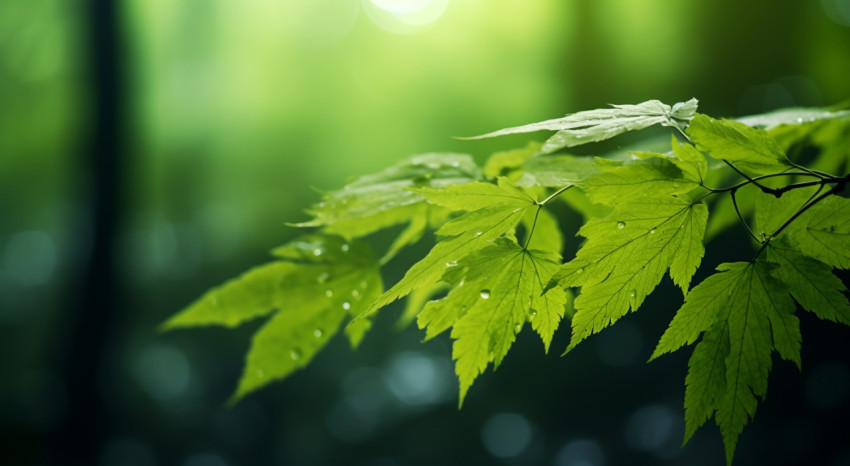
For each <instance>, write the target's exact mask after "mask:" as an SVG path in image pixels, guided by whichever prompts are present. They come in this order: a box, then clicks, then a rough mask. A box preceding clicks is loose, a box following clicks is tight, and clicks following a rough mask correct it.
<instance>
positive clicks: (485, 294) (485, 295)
mask: <svg viewBox="0 0 850 466" xmlns="http://www.w3.org/2000/svg"><path fill="white" fill-rule="evenodd" d="M480 294H481V299H490V290H481V293H480Z"/></svg>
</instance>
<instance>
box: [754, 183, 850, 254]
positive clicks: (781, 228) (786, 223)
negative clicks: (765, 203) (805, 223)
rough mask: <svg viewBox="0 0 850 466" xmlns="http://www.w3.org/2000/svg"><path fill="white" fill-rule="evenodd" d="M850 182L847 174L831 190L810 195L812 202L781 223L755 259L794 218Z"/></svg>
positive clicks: (842, 189)
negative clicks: (818, 194)
mask: <svg viewBox="0 0 850 466" xmlns="http://www.w3.org/2000/svg"><path fill="white" fill-rule="evenodd" d="M848 182H850V175H847V176H845V177H844V178H840V179H839V181H838V184H837V185H835V186H833V187H832V188H830V189H829V191H827V192H825V193H823V194H821V195H820V196H818V197H815V198H814V200H812V197H814V196H817V193H818V192H820V189H818V191H817V192H815V194H814V195H813V196H812V197H809V200H810V201H811V202H809V201H807V202H808V203H807V204H804V205H803V206H802V207H800V208H799V209H797V212H794V215H792V216H791V217H789V218H788V220H786V221H785V223H783V224H782V225H780V226H779V228H777V229H776V231H774V232H773V234H771V235H770V236H768V237H767V239H766V240H765V241H764V243H762V245H761V248H759V250H758V251H757V252H756V255H755V256H753V260H756V259H757V258H758V256H759V255H760V254H761V253H762V251H764V249H765V248H766V247H767V246H768V244H770V241H771V240H772V239H773V238H775V237H776V236H778V235H779V234H780V233H782V231H783V230H785V229H786V228H788V225H791V223H793V222H794V220H796V219H797V218H798V217H800V215H802V214H803V213H804V212H805V211H807V210H809V209H810V208H811V207H812V206H814V205H815V204H817V203H818V202H820V201H822V200H824V199H826V198H827V197H829V196H831V195H833V194H838V193H840V192H841V191H844V188H845V187H847V183H848ZM822 188H823V185H821V189H822Z"/></svg>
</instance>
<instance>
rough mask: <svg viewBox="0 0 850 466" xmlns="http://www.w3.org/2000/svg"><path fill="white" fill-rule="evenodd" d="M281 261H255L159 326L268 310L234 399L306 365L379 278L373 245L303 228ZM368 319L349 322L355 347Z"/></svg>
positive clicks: (366, 299) (375, 290)
mask: <svg viewBox="0 0 850 466" xmlns="http://www.w3.org/2000/svg"><path fill="white" fill-rule="evenodd" d="M274 253H275V255H276V256H278V257H280V258H282V259H285V261H278V262H272V263H270V264H266V265H264V266H261V267H258V268H256V269H254V270H252V271H250V272H248V273H246V274H245V275H243V276H241V277H240V278H238V279H236V280H232V281H230V282H227V283H226V284H224V285H223V286H221V287H218V288H215V289H213V290H211V291H209V292H208V293H206V294H205V295H204V296H203V297H202V298H201V299H200V300H198V301H197V302H196V303H194V304H192V305H191V306H189V307H188V308H187V309H186V310H184V311H183V312H181V313H180V314H177V315H176V316H174V317H172V318H171V319H169V320H168V321H167V322H166V323H165V324H163V328H164V329H167V330H170V329H174V328H181V327H192V326H204V325H224V326H227V327H233V326H236V325H238V324H240V323H242V322H245V321H247V320H250V319H253V318H256V317H259V316H263V315H269V314H273V315H272V317H271V319H269V320H268V321H267V322H266V323H265V324H264V325H263V326H262V327H261V328H260V330H258V331H257V332H256V333H255V334H254V338H253V341H252V344H251V348H250V350H249V351H248V355H247V357H246V367H245V370H244V372H243V373H242V378H241V380H240V381H239V386H238V388H237V390H236V392H235V393H234V395H233V398H232V399H231V402H236V401H238V400H239V399H241V398H242V397H244V396H245V395H247V394H248V393H250V392H252V391H254V390H257V389H259V388H261V387H263V386H265V385H267V384H268V383H270V382H272V381H275V380H280V379H283V378H285V377H287V376H289V375H290V374H291V373H292V372H294V371H295V370H297V369H299V368H301V367H304V366H306V365H307V364H308V363H309V362H310V361H311V360H312V359H313V357H314V356H315V355H316V353H317V352H318V351H319V350H321V349H322V348H323V347H324V346H325V345H326V344H327V342H328V341H329V340H330V338H332V337H333V336H334V335H335V334H336V332H337V331H338V330H339V327H340V325H341V324H342V322H343V321H344V320H345V318H346V316H355V315H358V314H360V313H361V312H363V311H364V310H365V309H366V308H367V307H368V305H369V303H371V302H372V301H373V300H374V299H375V298H376V297H377V296H378V295H379V294H380V293H381V291H382V289H383V284H382V282H381V275H380V272H379V270H378V266H377V263H376V262H375V260H374V258H373V256H372V252H371V250H370V248H369V247H368V246H367V245H366V244H364V243H360V242H351V243H349V242H346V241H344V240H342V238H339V237H333V236H320V235H308V236H305V237H302V238H299V239H297V240H295V241H293V242H291V243H289V244H287V245H285V246H283V247H281V248H278V249H276V250H275V251H274ZM370 325H371V324H370V323H369V321H368V320H366V319H363V320H362V321H361V322H360V323H358V324H357V325H353V326H349V327H347V328H346V332H347V334H348V337H349V340H350V341H351V345H352V346H353V347H356V346H357V345H358V344H359V342H360V340H361V339H362V338H363V335H364V334H365V332H366V331H367V330H368V329H369V326H370Z"/></svg>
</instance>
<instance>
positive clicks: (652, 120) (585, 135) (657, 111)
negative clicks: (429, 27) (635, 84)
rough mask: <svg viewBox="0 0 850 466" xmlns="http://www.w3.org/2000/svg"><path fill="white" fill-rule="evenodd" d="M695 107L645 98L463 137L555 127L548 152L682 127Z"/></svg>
mask: <svg viewBox="0 0 850 466" xmlns="http://www.w3.org/2000/svg"><path fill="white" fill-rule="evenodd" d="M696 106H697V100H696V99H691V100H689V101H687V102H680V103H677V104H676V105H674V106H673V107H672V108H671V107H670V106H669V105H666V104H664V103H662V102H659V101H657V100H648V101H646V102H643V103H640V104H637V105H612V107H613V108H603V109H597V110H589V111H584V112H578V113H573V114H571V115H567V116H565V117H563V118H556V119H553V120H546V121H541V122H539V123H532V124H529V125H524V126H517V127H513V128H505V129H502V130H499V131H494V132H492V133H487V134H483V135H481V136H475V137H471V138H462V139H482V138H491V137H496V136H504V135H507V134H517V133H531V132H534V131H544V130H549V131H553V130H554V131H558V132H557V133H555V135H554V136H552V137H551V138H549V140H548V141H546V143H545V144H544V145H543V148H542V152H544V153H551V152H555V151H557V150H560V149H563V148H565V147H573V146H578V145H582V144H586V143H589V142H598V141H604V140H606V139H610V138H613V137H614V136H617V135H620V134H622V133H625V132H627V131H635V130H641V129H644V128H647V127H649V126H653V125H657V124H660V125H664V126H676V127H679V128H680V129H684V127H685V126H686V125H687V122H688V120H690V119H691V118H692V117H693V114H694V112H695V111H696Z"/></svg>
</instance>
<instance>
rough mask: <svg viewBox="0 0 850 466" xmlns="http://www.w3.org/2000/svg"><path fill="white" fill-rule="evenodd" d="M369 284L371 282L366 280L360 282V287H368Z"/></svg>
mask: <svg viewBox="0 0 850 466" xmlns="http://www.w3.org/2000/svg"><path fill="white" fill-rule="evenodd" d="M367 286H369V284H368V283H366V282H365V281H363V282H360V288H366V287H367Z"/></svg>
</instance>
